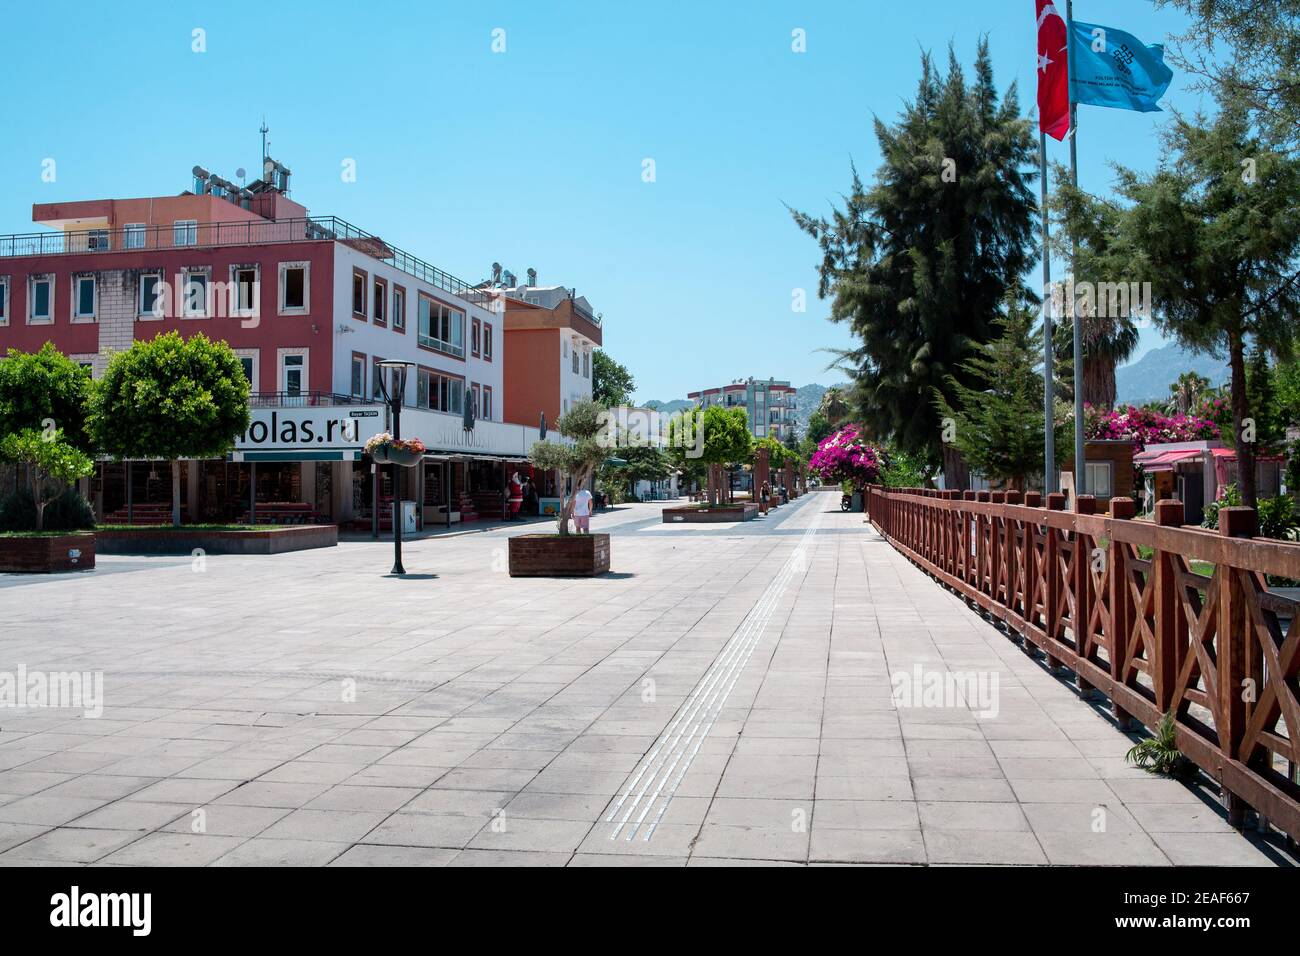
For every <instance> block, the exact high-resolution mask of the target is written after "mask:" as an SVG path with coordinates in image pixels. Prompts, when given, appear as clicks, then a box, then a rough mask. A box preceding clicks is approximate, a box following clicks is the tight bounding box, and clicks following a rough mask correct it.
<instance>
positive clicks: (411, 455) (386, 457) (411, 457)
mask: <svg viewBox="0 0 1300 956" xmlns="http://www.w3.org/2000/svg"><path fill="white" fill-rule="evenodd" d="M370 457H371V458H373V459H374V460H375V461H376V462H377V463H379V464H382V465H387V464H394V465H401V466H402V467H403V468H411V467H413V466H415V465H418V464H419V463H420V459H421V458H423V457H424V453H423V452H418V451H407V450H405V449H402V448H394V447H393V446H392V445H382V446H380V447H379V448H376V449H375V450H374V451H372V452H371V453H370Z"/></svg>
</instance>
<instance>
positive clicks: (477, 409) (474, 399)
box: [469, 382, 483, 418]
mask: <svg viewBox="0 0 1300 956" xmlns="http://www.w3.org/2000/svg"><path fill="white" fill-rule="evenodd" d="M469 394H470V396H471V397H470V403H469V407H470V410H471V411H473V412H474V417H475V418H482V417H483V413H482V411H481V409H482V407H483V406H482V404H481V402H482V392H480V391H479V387H478V383H477V382H475V383H474V384H473V385H471V386H470V387H469Z"/></svg>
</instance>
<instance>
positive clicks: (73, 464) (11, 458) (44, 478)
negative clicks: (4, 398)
mask: <svg viewBox="0 0 1300 956" xmlns="http://www.w3.org/2000/svg"><path fill="white" fill-rule="evenodd" d="M0 460H3V461H7V462H12V463H13V464H18V465H26V466H27V468H26V472H27V487H28V490H29V491H30V492H31V496H32V501H33V502H34V503H35V505H36V530H37V531H42V530H44V528H45V507H46V506H47V505H48V504H49V503H50V502H51V501H53V500H54V499H56V498H58V497H59V496H60V495H62V494H63V493H64V492H65V491H66V490H67V489H68V486H69V485H71V484H72V482H74V481H76V480H77V479H78V478H85V477H87V476H89V475H90V473H91V472H92V471H94V464H93V463H92V462H91V460H90V457H89V456H88V455H87V454H86V453H85V452H83V451H81V450H80V449H79V448H77V447H76V446H74V445H72V444H71V443H70V442H67V441H65V440H64V439H63V434H62V432H60V431H58V430H57V429H56V430H55V431H53V432H43V431H37V430H36V429H35V428H24V429H23V430H22V431H19V432H10V433H9V434H7V435H5V436H4V437H3V438H2V439H0Z"/></svg>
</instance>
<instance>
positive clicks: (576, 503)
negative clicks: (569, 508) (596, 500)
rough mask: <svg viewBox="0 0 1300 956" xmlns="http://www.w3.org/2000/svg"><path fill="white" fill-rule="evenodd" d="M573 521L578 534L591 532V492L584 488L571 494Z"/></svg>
mask: <svg viewBox="0 0 1300 956" xmlns="http://www.w3.org/2000/svg"><path fill="white" fill-rule="evenodd" d="M573 523H574V524H575V525H576V526H577V528H578V534H591V492H590V491H588V490H587V489H586V488H583V489H581V490H580V491H579V492H578V493H577V494H576V495H574V496H573Z"/></svg>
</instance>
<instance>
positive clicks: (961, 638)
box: [0, 495, 1290, 866]
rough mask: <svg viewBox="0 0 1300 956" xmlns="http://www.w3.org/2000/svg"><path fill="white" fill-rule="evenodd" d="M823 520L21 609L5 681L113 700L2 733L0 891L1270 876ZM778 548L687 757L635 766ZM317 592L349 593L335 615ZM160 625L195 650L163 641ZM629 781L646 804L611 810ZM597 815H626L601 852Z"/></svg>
mask: <svg viewBox="0 0 1300 956" xmlns="http://www.w3.org/2000/svg"><path fill="white" fill-rule="evenodd" d="M837 505H838V501H837V500H835V499H834V496H833V495H820V496H819V495H813V496H810V497H809V498H808V499H805V500H804V501H801V502H796V503H795V504H794V505H793V506H791V507H788V508H782V509H780V510H779V511H778V512H777V513H776V514H775V515H773V516H770V517H769V518H765V519H763V520H762V521H761V522H753V523H748V524H746V525H745V526H743V527H740V528H724V529H712V528H697V527H692V528H691V529H690V530H689V531H686V530H683V529H681V528H672V527H665V526H664V525H663V524H662V522H660V521H659V520H658V511H657V506H656V505H653V504H647V505H630V506H624V507H620V508H619V509H618V510H617V511H615V512H611V513H608V514H605V515H602V516H600V517H599V521H600V523H601V525H602V529H603V530H609V531H611V532H612V533H613V534H614V536H615V547H614V555H615V565H616V570H625V569H635V570H634V573H633V574H632V575H630V576H629V577H626V578H619V577H611V578H609V579H606V580H591V581H585V580H563V581H561V580H554V581H552V580H545V579H517V580H510V581H506V580H505V579H503V578H501V577H500V576H496V575H492V574H489V573H487V571H488V570H489V569H490V568H491V566H492V561H493V559H494V558H493V556H494V553H495V551H496V550H497V549H499V548H501V547H502V546H503V545H504V541H505V539H506V537H507V536H508V535H509V534H511V533H513V529H489V530H486V531H485V532H484V533H481V534H473V535H464V536H459V537H451V538H441V539H439V538H432V537H431V538H424V539H420V540H416V541H412V542H408V545H407V548H408V554H409V557H408V560H407V566H408V568H411V569H412V570H413V571H420V570H432V571H435V572H436V573H437V575H438V578H437V580H436V581H434V582H432V583H431V584H430V586H429V587H424V588H422V589H421V590H420V591H419V592H415V591H412V590H411V589H409V588H404V587H403V586H402V585H401V584H400V582H394V581H389V580H385V579H384V578H382V577H376V576H375V575H374V574H373V572H374V568H375V566H376V561H377V560H378V562H379V564H380V565H382V564H383V562H384V560H386V559H385V557H384V553H383V549H382V547H381V546H380V545H379V544H372V543H371V542H369V541H368V540H359V541H356V542H348V543H347V544H346V545H343V546H340V548H338V549H323V550H321V551H316V552H299V553H294V554H288V555H278V556H271V557H256V558H255V557H241V556H224V555H222V556H215V557H212V558H210V561H211V565H210V566H211V567H212V568H213V569H214V570H216V571H219V572H220V573H216V574H210V575H204V576H195V575H192V574H189V573H188V568H187V566H183V565H177V566H176V567H174V568H173V567H170V566H167V565H163V564H159V566H157V567H155V568H151V569H150V571H149V572H147V573H135V574H129V575H128V574H112V575H101V576H98V577H96V576H92V575H85V576H80V577H77V578H75V579H58V580H55V579H50V580H45V581H33V582H31V583H30V584H29V583H27V582H24V583H23V584H22V585H21V587H24V588H27V589H28V590H27V591H26V592H25V593H27V594H30V595H32V596H33V598H35V600H32V601H30V602H26V603H25V604H22V605H20V606H19V607H17V608H16V610H15V613H13V614H11V615H9V619H7V620H6V621H5V622H4V623H3V624H0V654H3V656H4V659H7V660H21V661H25V662H26V664H27V666H29V667H41V666H44V667H52V666H54V664H55V663H56V662H58V663H60V664H62V662H64V661H66V660H68V659H75V658H80V659H83V660H85V661H86V662H87V664H86V666H96V665H98V666H102V667H104V669H105V670H106V672H107V673H108V675H109V676H110V677H111V678H112V682H111V686H112V687H113V688H115V691H114V694H113V695H111V697H110V699H108V700H106V702H105V705H106V706H105V713H104V715H103V716H102V717H101V718H99V719H97V720H87V719H86V718H84V716H82V715H81V714H80V713H78V712H75V711H57V712H56V711H48V712H32V713H19V714H17V715H15V717H14V720H13V721H12V722H6V725H5V727H4V729H3V730H0V865H18V864H20V863H21V864H24V865H45V864H59V863H63V864H64V865H96V866H99V865H103V866H115V865H128V866H130V865H147V864H153V863H160V864H167V865H178V864H179V865H209V864H217V863H219V864H220V865H223V866H224V865H268V864H269V865H277V864H278V865H331V866H370V865H375V866H383V865H420V866H443V865H456V866H463V865H470V866H473V865H498V866H506V865H536V866H542V865H547V866H549V865H556V866H561V865H572V866H590V865H664V866H682V865H700V866H713V865H717V866H736V865H804V864H807V863H811V864H813V865H920V864H930V865H936V866H947V865H968V864H978V863H992V864H1035V865H1041V864H1045V863H1051V864H1056V865H1092V864H1101V865H1106V864H1111V863H1115V862H1131V863H1135V864H1148V863H1149V864H1152V865H1169V864H1170V863H1173V864H1179V865H1183V864H1197V863H1211V864H1219V863H1224V864H1227V863H1234V864H1238V863H1239V864H1243V865H1275V864H1277V863H1280V862H1290V859H1289V858H1288V857H1286V856H1285V855H1283V854H1282V853H1281V852H1280V851H1279V850H1277V849H1276V848H1275V847H1274V846H1272V845H1271V844H1270V845H1264V844H1263V843H1261V842H1260V841H1259V840H1258V839H1257V838H1254V837H1251V838H1247V837H1243V836H1242V835H1240V834H1237V833H1235V832H1233V831H1232V830H1231V829H1230V828H1229V827H1228V826H1227V823H1226V820H1225V819H1224V817H1223V814H1222V812H1221V810H1219V809H1218V807H1217V804H1215V803H1214V802H1213V799H1212V795H1209V798H1208V800H1207V799H1203V798H1207V795H1206V794H1205V792H1204V791H1203V790H1197V789H1192V788H1189V787H1186V786H1184V785H1182V784H1180V783H1177V782H1175V781H1170V780H1164V779H1160V778H1154V777H1151V776H1149V775H1147V774H1145V773H1142V772H1141V771H1137V770H1135V769H1134V768H1132V767H1130V766H1128V765H1126V764H1125V763H1124V760H1123V757H1124V752H1125V751H1126V750H1127V748H1128V747H1129V746H1131V743H1132V738H1130V737H1129V736H1127V735H1125V734H1122V733H1120V732H1118V731H1117V730H1116V729H1115V727H1114V725H1113V723H1112V722H1111V721H1110V720H1109V719H1107V717H1106V715H1105V714H1104V713H1102V712H1101V711H1100V709H1099V708H1098V707H1097V706H1096V705H1093V706H1090V705H1089V704H1087V703H1085V702H1082V701H1080V700H1078V698H1077V695H1076V692H1075V690H1074V689H1073V688H1072V686H1070V685H1069V684H1067V683H1066V682H1065V680H1064V679H1063V678H1061V677H1059V676H1054V675H1051V674H1049V673H1048V672H1047V671H1046V669H1045V668H1044V667H1043V665H1042V663H1041V661H1035V660H1033V659H1031V658H1030V657H1029V656H1028V655H1026V654H1025V653H1024V652H1023V651H1021V650H1020V649H1018V648H1017V647H1015V646H1014V645H1012V644H1011V643H1010V642H1009V641H1008V640H1007V638H1006V637H1005V636H1004V635H1002V634H1001V633H999V632H998V631H996V630H995V629H994V628H992V627H990V626H989V625H987V624H986V623H984V622H982V621H981V620H980V619H979V618H978V617H977V616H976V615H974V614H972V613H971V612H970V611H969V610H968V609H967V608H966V607H965V605H964V603H963V602H961V601H960V600H959V599H958V598H956V597H955V596H954V595H952V594H950V593H948V592H946V591H944V590H942V589H940V588H937V587H936V586H935V584H934V583H933V581H931V580H930V579H928V578H927V577H926V576H925V575H923V574H922V573H921V572H920V571H919V570H918V569H916V568H914V567H913V566H911V565H910V564H909V563H908V562H907V561H906V560H905V559H903V558H902V557H901V556H900V555H899V554H898V553H897V552H895V551H894V550H893V549H891V548H889V547H888V546H887V545H884V544H883V543H881V542H880V540H879V538H878V536H876V535H875V533H874V531H872V530H871V529H870V528H869V527H867V526H865V525H864V524H863V522H862V519H861V516H860V515H859V516H853V515H844V514H842V513H840V512H838V511H837V510H836V506H837ZM814 519H816V520H819V521H820V529H821V530H820V531H818V532H817V534H815V535H814V536H812V537H811V538H808V539H805V538H804V531H805V530H806V529H807V528H808V527H809V526H810V524H812V522H813V521H814ZM805 542H806V547H807V549H808V550H807V552H806V561H805V563H804V570H803V571H802V572H800V573H798V574H796V575H795V576H794V577H793V578H791V579H790V581H789V584H788V585H787V586H786V587H785V589H784V590H783V591H781V593H779V594H775V592H774V591H773V592H772V596H774V597H775V600H774V601H773V602H771V603H770V605H768V604H764V606H765V607H767V606H770V608H771V610H772V615H771V617H770V619H769V620H768V621H767V624H766V626H765V628H764V630H763V631H762V632H761V634H760V636H759V640H758V641H757V643H756V644H755V646H754V651H753V653H752V654H751V655H750V657H749V658H748V659H747V661H746V662H745V665H744V667H743V668H740V669H738V670H737V672H736V673H734V675H733V676H734V677H735V678H736V679H735V681H734V683H732V684H729V685H728V689H727V692H726V694H725V695H719V697H720V698H721V697H723V696H725V699H720V700H719V701H718V704H717V707H716V710H715V712H713V713H712V715H711V717H710V720H711V724H710V726H709V729H708V733H707V734H706V735H704V736H703V737H702V738H701V737H700V736H699V735H698V734H692V735H691V736H692V740H691V741H690V749H689V751H688V750H687V749H686V748H678V749H674V745H672V744H671V743H669V742H668V741H667V739H665V740H664V741H661V740H660V734H661V733H662V732H664V731H665V729H666V728H667V727H669V726H670V725H672V724H673V722H674V721H675V720H676V718H677V715H678V714H679V712H680V711H681V709H682V708H684V707H690V706H691V705H690V704H688V701H690V700H692V694H693V692H694V690H695V688H696V687H697V685H698V684H699V682H700V681H701V680H704V679H706V674H708V673H710V669H711V668H713V667H714V665H715V662H717V661H718V659H719V655H721V654H723V653H724V649H725V648H727V647H728V642H729V641H731V640H732V638H733V636H734V635H735V634H736V632H737V628H738V627H739V626H740V625H741V624H742V622H744V621H745V620H746V618H747V615H750V614H751V612H753V611H754V609H755V608H756V607H757V606H759V604H760V602H762V601H763V599H764V597H765V596H768V595H769V588H771V587H772V586H773V582H774V581H775V580H776V577H777V573H778V572H779V571H780V569H781V568H782V566H783V564H784V563H785V561H786V559H787V558H788V557H790V555H791V554H792V553H793V552H794V549H795V548H796V547H797V546H799V545H800V544H801V543H805ZM103 560H104V562H105V566H106V567H107V566H109V565H111V564H113V563H115V562H117V561H120V560H123V559H120V558H118V557H116V556H107V555H106V556H104V559H103ZM348 576H362V577H364V578H365V580H367V581H368V582H370V583H371V585H372V586H370V587H367V588H366V589H365V590H364V591H362V592H359V593H358V594H357V595H356V599H355V600H354V601H351V602H350V603H349V605H348V606H347V607H340V606H339V605H338V602H337V601H336V600H333V599H332V595H333V591H334V589H336V588H337V585H338V582H339V581H341V580H346V578H347V577H348ZM268 577H274V579H275V581H276V587H275V588H274V589H267V588H265V587H263V586H261V582H263V581H265V580H267V579H268ZM430 587H431V588H432V589H433V590H432V591H430ZM431 594H432V595H433V600H435V601H436V602H437V604H438V608H439V614H438V616H437V620H436V621H430V620H429V618H428V606H429V605H428V601H429V600H430V595H431ZM42 596H45V597H44V598H43V597H42ZM45 598H54V599H55V600H57V605H58V607H59V608H60V609H61V612H62V613H66V614H67V615H68V617H69V620H84V619H85V618H86V617H87V616H90V615H93V614H94V613H95V609H97V608H102V607H103V606H104V603H105V601H108V600H111V601H112V603H113V606H114V607H117V608H119V609H120V610H119V620H118V625H119V627H118V629H117V631H116V632H115V633H114V634H113V635H104V636H102V637H100V636H95V635H87V634H86V633H85V631H84V628H76V629H63V628H59V627H54V628H51V627H50V626H49V621H48V619H47V618H48V611H47V610H46V611H39V612H38V611H37V610H36V609H37V608H39V607H42V606H44V607H46V608H48V606H49V601H48V600H46V599H45ZM160 600H166V601H167V602H169V603H170V604H173V605H175V606H184V607H187V608H191V609H196V610H198V611H200V614H199V616H198V617H194V618H193V619H187V623H188V624H189V625H191V628H190V629H191V630H192V628H193V627H198V626H200V623H201V621H202V622H203V623H206V622H210V623H211V625H212V628H211V632H212V636H210V637H207V638H205V641H204V642H203V645H202V646H201V647H199V646H197V645H195V644H194V643H193V642H191V641H189V640H183V639H177V636H176V633H175V631H174V629H173V628H169V627H166V626H164V625H163V624H161V623H160V622H159V621H158V620H157V614H156V610H157V607H158V605H159V602H160ZM205 633H207V632H206V631H205ZM250 635H272V636H273V637H274V640H271V641H267V640H250ZM145 662H147V663H145ZM214 662H219V663H215V664H214ZM918 667H919V668H921V670H922V671H923V672H924V671H940V672H944V671H946V672H949V673H953V672H977V673H981V672H993V673H996V674H997V675H998V677H999V697H998V700H997V704H998V707H997V708H996V713H994V712H993V709H992V708H987V711H988V712H987V713H983V712H982V711H983V710H984V709H986V708H982V704H981V701H980V700H978V699H977V697H976V696H974V695H969V694H968V698H969V699H967V698H958V699H956V700H954V701H952V702H951V703H952V704H953V705H952V706H938V707H934V706H918V707H896V706H895V702H894V700H893V680H892V677H893V675H894V674H895V673H900V672H911V671H912V670H913V669H914V668H918ZM160 675H168V676H160ZM349 678H350V679H353V680H356V681H357V684H356V687H357V699H356V700H355V701H350V702H347V703H344V702H341V701H340V700H339V694H338V687H339V682H340V681H342V680H344V679H349ZM375 678H382V679H375ZM647 679H653V680H654V682H655V684H654V686H655V695H654V699H653V700H647V699H643V692H644V688H645V686H646V685H645V681H646V680H647ZM689 724H690V722H689V721H688V725H689ZM697 743H698V747H696V746H695V745H696V744H697ZM651 751H655V752H656V753H660V754H662V756H663V759H661V760H651V761H649V762H648V764H649V766H651V767H653V768H655V769H654V770H653V772H650V771H646V773H645V774H644V775H643V776H648V777H650V778H651V779H649V780H645V779H643V780H642V781H641V782H640V783H638V785H637V786H636V787H635V788H634V787H633V786H632V783H631V781H632V778H633V777H634V776H635V775H636V774H637V773H638V772H641V771H642V769H643V768H644V767H646V766H647V761H646V760H645V759H643V758H645V757H646V755H647V754H649V753H650V752H651ZM670 762H671V763H672V766H673V770H672V774H673V775H674V780H673V785H672V786H669V785H668V783H667V780H666V778H664V777H663V776H662V772H663V771H664V768H665V767H666V766H667V765H668V764H669V763H670ZM642 784H645V785H646V786H645V790H646V791H647V792H648V791H654V792H655V793H657V794H658V796H657V797H656V798H655V799H654V801H653V802H650V803H649V804H648V805H647V801H649V800H650V798H649V796H646V797H645V799H643V800H641V801H636V800H634V798H633V797H634V793H633V795H632V796H625V795H627V794H629V792H630V791H635V790H637V789H640V788H641V785H642ZM669 794H671V800H668V801H665V798H666V797H667V796H668V795H669ZM620 800H623V801H624V803H623V804H620V803H619V801H620ZM629 801H631V802H629ZM615 806H620V812H619V813H616V814H615V820H618V819H620V818H621V817H622V816H623V815H624V813H625V812H624V811H622V810H621V808H622V807H624V806H626V807H629V808H631V807H633V806H635V810H634V812H633V813H632V814H631V815H630V819H631V820H632V824H635V822H636V819H637V818H638V817H640V816H641V814H642V813H644V814H645V816H644V817H643V818H642V825H641V826H639V827H636V828H635V832H634V827H633V825H631V824H629V825H627V826H624V827H622V828H621V829H620V830H619V833H618V836H617V838H616V839H611V835H612V834H613V833H614V831H615V827H616V826H617V823H616V822H611V821H607V820H606V819H605V818H606V817H607V816H609V815H610V813H611V811H612V810H613V808H614V807H615ZM661 810H662V817H659V823H658V825H657V827H656V828H655V829H654V830H653V835H652V836H651V837H650V839H648V840H647V839H645V837H646V835H647V834H649V833H650V832H651V831H650V822H651V821H652V820H653V819H654V818H655V817H658V816H659V813H660V811H661ZM1098 810H1101V811H1102V812H1103V813H1104V815H1105V816H1104V821H1103V822H1104V823H1105V831H1104V832H1095V831H1094V829H1093V827H1094V825H1095V823H1096V821H1097V817H1096V813H1097V811H1098ZM196 811H201V813H199V814H196ZM200 819H201V820H203V822H204V825H205V827H206V832H204V833H194V832H192V828H193V826H194V825H195V823H196V822H197V821H198V820H200ZM159 828H161V829H159ZM150 831H153V832H150ZM630 834H631V835H632V839H627V837H628V836H629V835H630Z"/></svg>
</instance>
